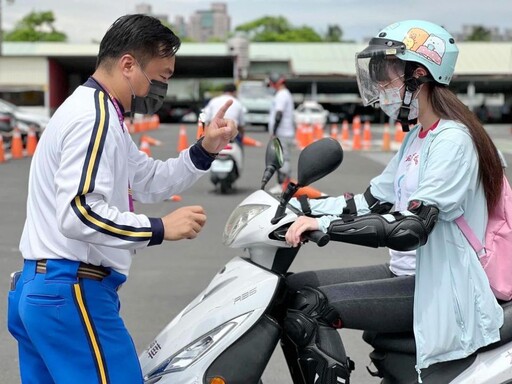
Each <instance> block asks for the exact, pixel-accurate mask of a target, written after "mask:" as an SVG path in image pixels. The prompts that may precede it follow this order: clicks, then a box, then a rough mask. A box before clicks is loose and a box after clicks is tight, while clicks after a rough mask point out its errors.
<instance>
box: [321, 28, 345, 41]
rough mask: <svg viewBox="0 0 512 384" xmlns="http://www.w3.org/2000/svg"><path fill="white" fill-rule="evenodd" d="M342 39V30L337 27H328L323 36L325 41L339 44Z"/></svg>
mask: <svg viewBox="0 0 512 384" xmlns="http://www.w3.org/2000/svg"><path fill="white" fill-rule="evenodd" d="M342 37H343V30H342V29H341V27H340V26H339V25H336V24H334V25H328V26H327V33H326V34H325V41H330V42H339V41H341V39H342Z"/></svg>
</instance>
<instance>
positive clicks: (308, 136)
mask: <svg viewBox="0 0 512 384" xmlns="http://www.w3.org/2000/svg"><path fill="white" fill-rule="evenodd" d="M313 141H315V136H314V132H313V126H312V125H310V124H307V125H305V126H304V147H307V146H308V145H309V144H311V143H312V142H313Z"/></svg>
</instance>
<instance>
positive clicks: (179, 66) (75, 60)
mask: <svg viewBox="0 0 512 384" xmlns="http://www.w3.org/2000/svg"><path fill="white" fill-rule="evenodd" d="M49 58H50V59H53V60H54V61H55V62H57V63H58V64H59V65H61V66H62V68H63V69H64V70H65V71H66V72H68V73H73V72H79V73H82V74H83V75H85V76H89V75H92V74H93V72H94V69H95V67H96V57H90V56H49ZM233 60H234V58H233V57H231V56H180V57H177V58H176V66H175V73H174V76H173V77H174V78H191V77H193V78H211V77H219V78H225V77H227V78H231V77H233V65H234V64H233Z"/></svg>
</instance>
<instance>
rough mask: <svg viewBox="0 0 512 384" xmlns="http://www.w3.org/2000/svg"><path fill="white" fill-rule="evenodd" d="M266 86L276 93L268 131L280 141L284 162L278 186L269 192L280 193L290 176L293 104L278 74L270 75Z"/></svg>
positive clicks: (284, 83)
mask: <svg viewBox="0 0 512 384" xmlns="http://www.w3.org/2000/svg"><path fill="white" fill-rule="evenodd" d="M268 85H269V86H270V87H272V88H273V89H274V90H275V91H276V93H275V95H274V100H273V102H272V108H271V109H270V115H269V127H268V130H269V132H270V134H271V135H272V136H275V137H277V138H278V139H279V140H280V141H281V145H282V147H283V161H284V162H283V166H282V167H281V168H280V169H278V170H277V182H278V185H276V186H274V187H272V188H270V190H269V191H270V192H271V193H280V192H282V186H283V183H286V182H288V181H289V180H290V177H291V175H292V168H291V162H290V156H291V154H290V152H291V149H292V147H293V145H294V140H295V124H294V121H293V110H294V104H293V98H292V94H291V93H290V91H289V90H288V88H287V87H286V79H285V77H284V76H283V75H281V74H278V73H272V74H270V76H269V78H268Z"/></svg>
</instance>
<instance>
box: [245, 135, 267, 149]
mask: <svg viewBox="0 0 512 384" xmlns="http://www.w3.org/2000/svg"><path fill="white" fill-rule="evenodd" d="M242 143H243V145H247V146H248V147H261V146H262V145H263V144H262V143H261V141H258V140H256V139H253V138H252V137H249V136H247V135H244V138H243V139H242Z"/></svg>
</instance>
